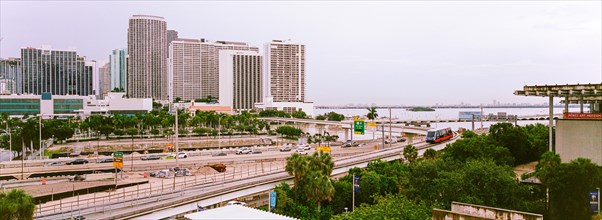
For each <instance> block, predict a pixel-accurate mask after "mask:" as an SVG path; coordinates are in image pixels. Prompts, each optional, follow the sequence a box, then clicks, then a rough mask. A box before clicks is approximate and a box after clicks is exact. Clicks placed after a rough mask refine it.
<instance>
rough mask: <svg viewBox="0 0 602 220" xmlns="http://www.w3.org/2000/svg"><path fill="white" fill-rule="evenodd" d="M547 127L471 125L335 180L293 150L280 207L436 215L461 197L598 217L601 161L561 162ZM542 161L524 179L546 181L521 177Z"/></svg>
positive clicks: (296, 213) (327, 213) (299, 213)
mask: <svg viewBox="0 0 602 220" xmlns="http://www.w3.org/2000/svg"><path fill="white" fill-rule="evenodd" d="M544 130H545V131H547V127H546V126H543V125H528V126H524V127H520V126H518V127H517V126H513V125H512V124H496V125H493V126H492V127H491V129H490V133H489V134H484V135H476V134H475V133H473V132H471V131H466V132H464V133H463V138H462V139H460V140H457V141H456V142H454V143H452V144H448V146H447V147H446V148H444V149H443V150H441V151H434V150H432V149H430V150H427V151H425V152H424V154H423V156H422V157H418V150H417V149H416V148H415V147H414V146H411V145H408V146H406V147H405V148H404V150H403V152H402V157H401V158H402V159H401V160H395V161H392V162H384V161H380V160H375V161H371V162H370V163H369V164H368V165H367V167H366V168H363V169H360V168H352V169H350V170H349V171H348V174H347V175H346V176H344V177H341V178H339V179H338V180H335V179H329V181H326V180H321V179H320V180H318V179H319V178H316V177H313V176H310V175H308V173H311V172H319V173H324V170H325V171H328V170H329V169H330V168H329V167H326V168H324V167H321V166H307V165H305V163H304V162H299V161H305V160H307V161H312V160H313V159H311V158H309V157H308V156H300V155H293V156H291V157H289V158H288V159H287V172H289V174H290V175H291V176H293V177H294V180H295V181H294V185H292V186H290V185H288V184H286V183H281V184H280V185H279V186H277V187H276V188H275V191H276V192H277V203H276V212H277V213H280V214H283V215H287V216H292V217H295V218H300V219H374V218H378V219H430V218H431V211H432V209H433V208H438V209H447V210H449V209H450V206H451V202H452V201H457V202H464V203H471V204H477V205H484V206H491V207H498V208H503V209H511V210H518V211H524V212H531V213H539V214H543V215H544V218H545V219H588V218H589V219H591V212H590V210H589V198H588V196H589V194H588V192H589V191H590V190H594V189H595V188H596V187H600V185H602V173H601V172H600V168H599V167H598V166H597V165H595V164H593V163H592V162H591V161H590V160H588V159H582V158H580V159H577V160H574V161H570V162H568V163H561V161H560V157H559V156H558V155H556V154H554V153H552V152H546V149H547V141H545V140H547V132H543V131H544ZM517 139H518V140H523V141H525V142H526V144H525V143H519V142H517V141H516V140H517ZM304 157H306V158H307V159H299V158H304ZM312 157H314V158H315V157H316V155H314V156H312ZM538 160H539V161H540V162H539V165H538V166H537V169H536V171H535V172H533V173H530V174H527V175H525V176H523V178H527V177H530V176H534V177H537V178H539V179H540V180H541V183H542V184H528V183H522V182H520V181H519V179H518V176H517V174H515V172H514V170H513V166H515V165H516V164H520V163H523V162H531V161H538ZM353 176H358V177H359V178H360V190H359V192H358V193H356V194H355V205H356V207H355V210H354V211H353V212H351V210H352V207H351V206H352V189H353V185H352V183H353ZM314 181H316V182H314ZM331 185H332V186H331ZM316 187H323V188H321V189H315V192H318V194H319V195H320V196H309V195H308V194H307V192H306V191H307V189H308V188H310V189H314V188H316ZM546 189H549V202H547V201H548V200H547V199H546ZM345 208H347V210H348V211H349V213H346V212H345Z"/></svg>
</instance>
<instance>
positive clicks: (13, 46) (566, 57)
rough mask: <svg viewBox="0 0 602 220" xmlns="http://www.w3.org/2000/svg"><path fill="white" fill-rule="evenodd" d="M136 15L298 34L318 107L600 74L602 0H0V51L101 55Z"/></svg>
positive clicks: (170, 23) (413, 100)
mask: <svg viewBox="0 0 602 220" xmlns="http://www.w3.org/2000/svg"><path fill="white" fill-rule="evenodd" d="M136 14H146V15H157V16H162V17H164V18H165V19H166V20H167V28H168V29H173V30H176V31H178V32H179V37H180V38H196V39H199V38H205V39H209V40H231V41H243V42H249V43H250V44H251V45H253V46H257V47H260V48H261V47H262V46H263V44H264V43H266V42H269V41H271V40H274V39H284V40H286V39H291V40H292V41H295V42H300V43H304V44H306V50H307V52H306V53H307V54H306V60H307V61H306V62H307V63H306V75H307V81H306V84H307V88H306V91H307V96H306V99H307V100H308V101H313V102H314V103H315V104H316V105H345V104H372V103H374V104H381V105H392V104H395V105H434V104H458V103H470V104H491V103H493V100H497V101H498V102H502V103H544V102H547V101H548V100H547V99H546V98H538V97H521V96H514V95H513V92H514V91H515V90H520V89H522V88H523V86H525V85H544V84H548V85H549V84H574V83H602V1H530V2H523V1H377V2H372V1H370V2H368V1H319V2H318V1H220V2H217V1H41V2H36V1H6V0H0V37H1V38H2V41H1V42H0V57H3V58H6V57H19V53H20V48H21V47H28V46H31V47H41V46H42V45H51V46H52V48H56V49H66V48H70V47H75V48H77V52H78V54H80V55H82V56H86V57H87V59H92V60H96V61H98V62H99V63H103V62H107V61H108V57H109V53H110V52H111V50H113V49H116V48H125V47H127V25H128V19H129V18H130V17H131V16H132V15H136ZM558 101H559V100H558Z"/></svg>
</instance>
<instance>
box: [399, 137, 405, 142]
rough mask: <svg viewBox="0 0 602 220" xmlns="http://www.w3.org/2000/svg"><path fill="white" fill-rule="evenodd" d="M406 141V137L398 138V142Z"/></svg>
mask: <svg viewBox="0 0 602 220" xmlns="http://www.w3.org/2000/svg"><path fill="white" fill-rule="evenodd" d="M404 141H406V139H405V138H399V139H397V142H404Z"/></svg>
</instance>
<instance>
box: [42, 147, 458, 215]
mask: <svg viewBox="0 0 602 220" xmlns="http://www.w3.org/2000/svg"><path fill="white" fill-rule="evenodd" d="M445 144H448V143H443V144H442V145H445ZM415 146H417V147H418V148H419V149H423V148H427V147H437V148H438V149H440V148H441V147H440V146H433V145H427V144H426V143H423V142H422V143H417V144H415ZM365 148H367V147H365ZM402 151H403V147H402V144H396V145H394V147H391V148H387V149H384V150H370V152H365V153H357V154H355V155H353V156H344V157H337V158H335V159H334V161H335V171H336V172H333V175H337V174H339V172H346V171H347V170H348V168H350V167H354V166H365V165H366V164H367V163H368V162H369V161H371V160H374V159H379V158H389V159H394V158H399V156H400V153H401V152H402ZM290 178H291V177H290V176H289V175H288V174H287V173H286V172H284V171H282V170H281V171H278V172H273V173H267V174H261V175H253V176H247V177H246V178H240V179H233V180H231V181H224V182H219V183H203V184H200V185H195V186H191V187H187V188H183V189H177V190H174V191H170V192H162V193H155V194H153V193H149V194H144V195H143V196H133V195H132V196H131V197H130V198H124V199H123V200H120V201H119V202H113V203H103V204H102V207H99V205H92V206H83V207H82V206H80V207H82V208H76V209H71V210H68V211H65V212H60V213H51V211H50V210H48V211H45V212H42V213H37V215H36V218H47V219H54V218H61V217H64V216H78V215H83V216H86V217H89V218H93V219H115V218H131V217H136V216H140V215H143V214H147V213H151V212H155V211H158V210H161V209H166V208H169V207H176V206H179V205H183V204H186V203H190V202H194V201H198V200H201V199H207V198H210V197H215V196H219V195H223V194H224V193H228V192H234V191H240V190H244V189H248V188H250V187H256V186H259V185H266V184H268V185H269V184H272V185H273V184H276V183H278V182H281V181H286V180H289V179H290Z"/></svg>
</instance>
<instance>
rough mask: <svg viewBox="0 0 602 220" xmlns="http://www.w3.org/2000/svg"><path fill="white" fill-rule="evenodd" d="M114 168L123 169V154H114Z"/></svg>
mask: <svg viewBox="0 0 602 220" xmlns="http://www.w3.org/2000/svg"><path fill="white" fill-rule="evenodd" d="M113 167H115V168H123V152H114V153H113Z"/></svg>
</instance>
